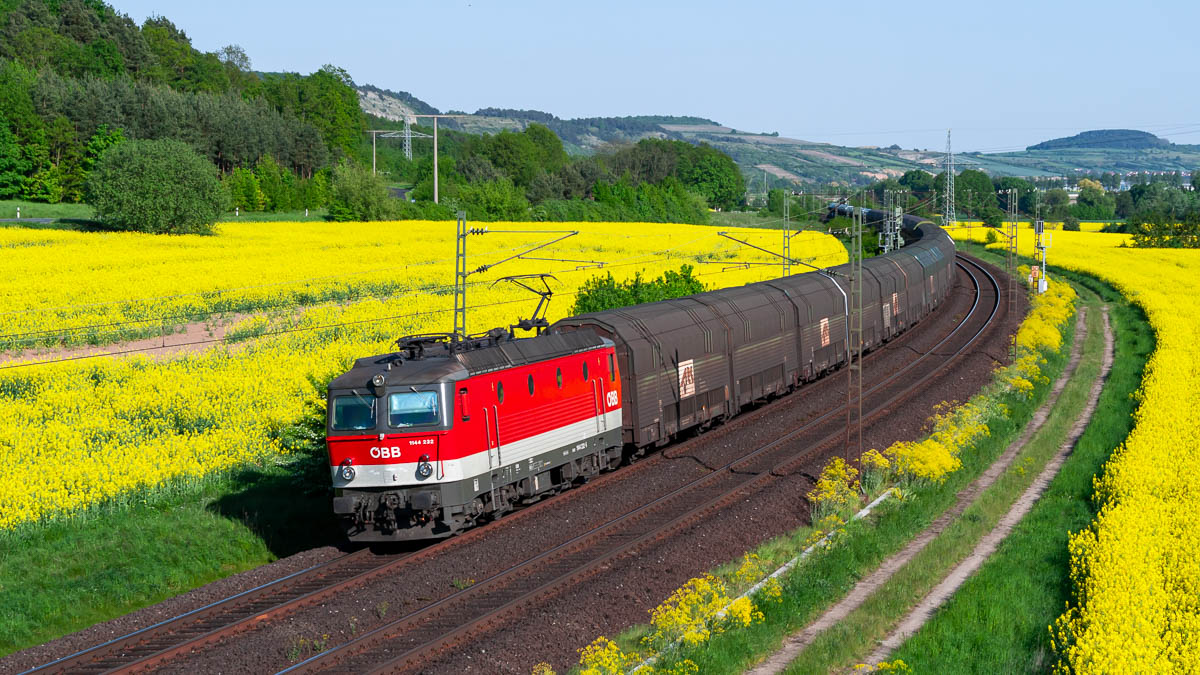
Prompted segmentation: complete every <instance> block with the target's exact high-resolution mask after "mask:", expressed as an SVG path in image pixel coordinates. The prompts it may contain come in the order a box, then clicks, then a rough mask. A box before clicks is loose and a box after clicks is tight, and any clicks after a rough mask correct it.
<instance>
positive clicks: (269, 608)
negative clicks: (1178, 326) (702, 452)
mask: <svg viewBox="0 0 1200 675" xmlns="http://www.w3.org/2000/svg"><path fill="white" fill-rule="evenodd" d="M964 263H965V264H964ZM958 265H959V267H960V268H961V269H963V270H966V272H967V274H968V275H969V276H970V277H971V279H972V282H973V283H974V285H975V288H976V297H975V301H974V304H973V305H972V307H971V309H970V311H969V313H968V315H967V316H966V317H965V318H964V319H963V321H962V322H960V324H959V325H958V326H957V327H956V328H955V329H954V330H953V331H952V332H951V333H950V334H948V335H947V336H945V337H944V338H943V339H942V340H941V341H940V342H938V343H937V344H936V345H935V346H934V347H933V348H931V349H929V350H927V351H926V352H925V353H924V354H922V355H921V356H920V357H919V358H917V359H915V360H914V361H912V362H910V363H909V364H908V365H907V366H905V367H904V368H901V369H900V370H898V371H896V372H893V373H891V374H890V375H889V376H888V378H887V379H885V380H884V381H882V382H880V383H878V384H875V385H873V386H872V387H871V388H870V389H869V390H866V391H864V398H866V399H867V400H868V401H871V405H870V408H869V412H868V408H867V403H866V402H864V415H865V416H866V417H867V419H870V418H872V417H876V416H878V415H879V414H882V412H883V411H884V410H886V409H887V408H889V407H891V406H894V405H895V403H897V402H898V401H899V400H900V399H901V398H902V397H903V395H904V394H905V393H907V392H909V391H912V390H914V389H916V388H917V387H919V386H920V384H922V383H924V382H926V381H928V379H929V378H931V377H933V376H934V375H935V374H936V373H937V372H940V371H941V370H943V369H944V368H945V367H947V366H948V364H949V362H950V361H951V360H953V358H954V357H956V356H958V355H959V354H961V353H962V352H963V351H964V350H966V349H967V348H968V347H969V346H970V345H971V344H972V343H973V342H974V341H975V339H976V338H977V337H978V336H979V334H980V333H982V331H983V330H984V328H985V327H986V326H987V325H988V324H989V323H990V322H991V320H992V318H993V317H994V316H995V314H996V311H997V307H998V305H997V304H996V300H995V299H996V297H998V290H995V289H998V288H999V286H998V284H997V283H996V281H995V279H994V278H992V277H991V275H990V273H988V272H987V271H986V270H985V269H983V268H982V267H980V266H978V265H976V264H975V263H973V262H971V261H969V260H967V259H962V258H961V257H960V261H959V262H958ZM968 267H974V268H975V269H976V270H977V272H978V273H981V274H979V275H978V276H977V274H976V273H972V272H971V271H970V269H968ZM980 276H982V277H986V278H985V281H986V282H987V283H986V285H988V286H989V287H990V288H991V289H993V290H992V291H991V292H989V291H986V290H985V289H984V286H985V284H984V283H981V281H980ZM989 294H990V295H991V296H992V307H991V310H990V313H988V312H984V313H986V314H987V316H986V319H983V320H982V322H981V325H980V326H979V327H978V329H977V330H975V332H974V333H971V334H970V335H969V337H968V338H965V339H964V336H966V334H967V333H970V330H969V329H968V328H966V327H967V325H968V324H969V323H971V321H972V319H973V318H974V320H975V321H980V320H981V319H982V314H983V313H980V312H979V310H980V307H981V303H983V304H986V302H985V297H986V296H988V295H989ZM906 335H911V331H910V332H909V333H908V334H906ZM956 336H957V338H958V339H964V341H963V344H962V345H961V346H955V348H954V351H953V353H952V354H951V355H950V356H949V357H948V358H947V359H946V361H945V362H943V363H941V364H940V365H937V366H936V367H935V368H934V369H933V370H932V371H931V372H930V373H929V374H927V375H925V376H922V377H920V378H916V379H914V378H912V377H909V378H904V385H906V386H901V385H900V380H901V379H902V376H904V375H907V374H910V373H912V372H913V369H914V368H917V367H918V366H920V365H921V364H922V363H925V362H926V361H927V359H928V358H929V357H932V356H943V355H944V354H943V353H942V352H941V351H939V350H942V351H946V350H947V349H948V348H949V347H952V346H954V344H953V342H954V340H955V339H956ZM871 356H872V355H868V359H870V358H871ZM872 396H874V397H875V399H876V400H878V399H883V400H884V402H883V403H882V404H876V403H875V400H872V399H871V398H870V397H872ZM843 410H844V409H843V408H838V409H835V410H833V411H830V412H828V413H826V414H824V415H822V416H820V417H818V418H816V419H814V420H811V421H809V422H808V423H806V424H805V425H804V426H802V427H800V428H798V429H795V430H793V431H792V432H790V433H788V434H786V435H785V436H782V437H779V438H777V439H776V440H774V441H772V442H770V443H767V444H765V445H763V446H761V447H759V448H757V449H755V450H754V451H752V452H750V453H747V454H745V455H743V456H741V457H739V458H738V459H736V460H734V461H732V462H729V463H728V464H726V465H724V466H722V467H719V468H717V469H715V470H714V471H712V472H711V473H709V474H708V475H706V476H704V477H701V478H699V479H697V480H694V481H692V482H690V483H687V484H686V485H683V486H681V487H680V488H678V489H676V490H674V491H672V492H669V493H667V494H664V495H663V496H661V497H660V498H658V499H656V500H655V501H653V502H650V503H649V504H645V505H643V506H641V507H639V508H637V509H635V510H633V511H631V512H629V513H626V514H625V515H623V516H620V517H618V518H615V519H613V520H610V521H608V522H606V523H604V524H602V525H600V526H598V527H596V528H593V529H592V530H590V531H588V532H586V533H584V534H582V535H579V536H578V537H575V538H574V539H571V540H569V541H567V542H566V543H563V544H561V545H559V546H557V547H554V548H551V549H549V550H546V551H545V552H543V553H541V554H539V555H537V556H534V557H532V558H529V559H528V560H525V561H524V562H522V563H520V564H519V565H516V566H514V567H512V568H510V569H508V570H507V571H505V572H502V573H500V574H497V575H494V576H492V577H489V578H487V579H484V580H482V581H481V582H479V583H477V584H475V585H473V586H471V587H469V588H466V589H463V590H461V591H459V592H457V593H454V594H453V595H450V596H448V597H445V598H442V599H440V600H437V601H436V602H433V603H432V604H429V605H427V606H425V607H423V608H421V609H418V610H416V611H414V612H412V613H410V614H408V615H405V616H403V617H401V618H399V619H397V620H395V621H393V622H391V623H388V624H386V625H384V626H382V627H380V628H379V629H377V630H374V631H371V632H369V633H366V634H363V635H362V636H360V637H359V638H358V639H356V640H353V641H351V642H348V643H346V644H344V645H342V646H340V647H335V648H333V649H330V650H328V651H326V652H323V653H322V654H319V655H317V656H315V657H313V658H312V659H309V660H307V661H304V662H302V663H300V664H297V666H296V667H295V670H298V671H302V672H317V671H321V670H325V669H332V670H334V671H354V672H358V671H360V670H371V669H372V668H373V667H374V666H378V665H380V664H383V665H384V667H385V668H386V669H395V668H398V667H399V668H402V667H406V666H407V665H411V664H414V663H417V662H419V661H420V659H419V658H416V659H414V657H417V656H419V655H422V653H423V656H428V655H429V654H430V653H431V651H433V650H436V649H439V648H444V647H445V646H448V645H450V644H453V643H455V642H457V641H461V640H463V639H466V638H467V637H469V635H470V634H471V633H472V632H473V631H478V630H480V629H481V628H485V627H486V626H488V625H489V624H490V622H491V621H493V620H495V619H497V618H498V617H499V616H500V615H503V614H506V613H507V612H509V611H511V610H513V609H515V608H516V607H518V606H523V605H524V604H526V603H528V602H531V601H533V600H534V599H536V598H538V597H542V596H544V595H546V594H548V593H551V592H555V591H556V589H561V588H562V587H564V585H569V583H570V581H571V580H573V579H577V578H582V577H586V576H587V574H588V573H589V572H592V571H594V570H596V569H599V568H600V567H602V566H603V565H604V564H605V563H606V562H608V561H611V560H613V559H614V558H617V557H620V556H622V555H624V554H627V553H628V552H630V551H632V550H635V549H636V548H637V547H639V546H641V545H644V544H646V543H648V542H651V541H655V540H661V539H663V538H665V537H668V536H670V535H671V534H672V533H674V532H676V531H678V530H679V529H682V528H683V527H686V526H688V525H689V524H690V523H692V522H694V521H695V520H696V519H697V518H700V517H703V515H704V514H706V513H709V512H711V511H713V510H715V509H718V508H720V507H721V506H723V505H725V504H727V503H729V502H730V501H732V500H733V499H736V498H737V496H738V495H740V494H744V493H745V492H747V491H749V490H753V489H755V488H756V487H757V486H758V485H760V484H762V483H765V482H767V481H769V480H771V479H772V478H773V477H775V476H778V475H780V474H781V473H784V472H787V471H790V470H792V469H793V468H794V467H795V466H797V465H799V464H802V463H803V462H804V461H805V460H807V459H811V458H812V457H813V456H814V455H816V454H819V453H820V452H821V450H822V449H824V448H826V447H827V446H828V445H829V444H830V443H832V442H834V441H836V439H837V438H840V437H841V432H837V433H834V434H824V435H821V433H820V429H818V426H819V425H826V426H828V425H830V424H835V423H836V421H835V420H834V419H833V418H834V417H835V415H837V414H838V413H840V412H842V411H843ZM754 416H755V413H751V414H750V415H748V416H745V417H751V418H752V417H754ZM688 443H690V442H685V445H686V444H688ZM797 445H802V446H804V447H805V448H806V449H804V450H801V451H800V452H795V446H797ZM788 452H791V453H792V454H790V455H788V454H787V453H788ZM660 456H661V455H656V457H660ZM654 463H655V462H652V461H646V462H640V463H639V464H638V465H635V467H638V466H640V467H641V468H642V469H643V470H645V469H649V467H650V466H651V465H652V464H654ZM635 467H630V468H629V469H626V470H625V473H628V472H630V470H631V469H634V468H635ZM621 473H622V472H618V474H614V476H620V474H621ZM597 485H598V482H596V483H593V484H592V485H590V486H585V489H583V490H572V491H571V492H572V493H575V494H576V495H577V496H582V493H583V492H586V491H587V490H586V487H596V486H597ZM568 494H570V493H568ZM564 497H565V495H564ZM562 498H563V497H560V498H559V499H562ZM534 510H536V508H527V509H524V510H521V511H518V512H517V513H515V514H513V515H511V516H508V517H507V518H506V520H511V519H513V518H517V517H520V516H521V514H524V513H529V512H531V511H534ZM481 534H486V529H485V528H476V529H475V530H471V531H468V532H467V533H465V534H464V535H460V536H459V537H457V538H456V540H457V541H459V542H461V541H462V540H464V539H470V538H474V537H477V536H481ZM453 542H455V540H447V541H443V542H439V543H437V544H434V545H431V546H429V547H427V548H425V549H422V550H421V551H417V552H415V553H409V554H402V555H390V556H387V555H376V554H373V553H371V552H370V551H367V550H362V551H358V552H356V553H352V554H349V555H347V556H343V557H342V558H338V559H336V560H333V561H329V562H327V563H323V564H321V565H317V566H314V567H311V568H308V569H305V570H302V571H300V572H296V573H294V574H292V575H289V576H287V577H284V578H282V579H279V580H276V581H273V582H270V583H267V584H263V585H262V586H258V587H256V588H253V589H250V590H247V591H245V592H243V593H239V594H237V595H235V596H231V597H230V598H226V599H224V600H221V601H219V602H216V603H212V604H210V605H207V606H205V607H202V608H199V609H197V610H193V611H191V612H188V613H186V614H182V615H180V616H178V617H174V618H172V619H169V620H167V621H163V622H161V623H158V624H155V625H153V626H149V627H147V628H144V629H141V630H139V631H136V632H134V633H130V634H129V635H126V636H123V637H120V638H117V639H115V640H111V641H109V642H106V643H104V644H101V645H97V646H95V647H92V648H90V649H87V650H83V651H81V652H78V653H76V654H72V655H70V656H67V657H64V658H62V659H59V660H57V661H54V662H51V663H48V664H45V665H43V666H40V667H38V668H35V669H33V670H31V671H26V672H28V673H41V672H81V673H82V672H87V673H99V672H141V671H148V670H152V669H154V668H156V667H158V666H161V665H163V664H165V663H168V662H171V661H173V660H175V659H178V658H179V657H183V656H186V655H187V654H190V653H193V652H196V651H198V650H201V649H203V648H205V647H206V646H208V645H212V644H215V643H217V642H219V641H221V640H225V639H228V638H230V637H232V636H234V635H236V634H238V633H240V632H244V631H247V630H252V629H254V628H256V627H258V626H261V625H263V624H264V623H267V622H271V621H276V620H278V619H279V618H281V617H282V616H285V615H287V614H290V613H293V612H295V611H297V610H300V609H302V608H304V607H309V606H313V605H318V604H320V603H321V602H322V601H323V600H325V599H327V598H330V597H332V596H333V595H334V594H337V593H342V592H345V591H346V590H347V589H348V588H352V587H355V586H360V585H363V584H366V583H369V582H370V581H372V580H375V579H379V578H382V577H384V576H389V575H394V574H396V573H397V572H398V571H399V570H400V569H402V568H403V567H404V566H406V565H408V564H412V563H414V562H416V561H417V560H419V559H423V558H426V557H428V556H431V555H434V554H436V553H438V552H441V551H442V550H443V549H444V548H445V547H446V546H449V545H451V544H452V543H453ZM378 650H384V651H388V650H391V653H392V657H390V658H386V659H384V658H381V657H380V656H379V651H378ZM395 654H399V656H395ZM343 664H344V665H343Z"/></svg>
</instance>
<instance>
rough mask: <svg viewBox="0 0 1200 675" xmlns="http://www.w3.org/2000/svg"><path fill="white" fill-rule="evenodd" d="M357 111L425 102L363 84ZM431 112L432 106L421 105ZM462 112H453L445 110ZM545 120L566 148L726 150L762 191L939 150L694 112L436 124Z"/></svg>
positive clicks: (500, 111)
mask: <svg viewBox="0 0 1200 675" xmlns="http://www.w3.org/2000/svg"><path fill="white" fill-rule="evenodd" d="M358 89H359V101H360V103H361V105H362V108H363V110H365V111H366V112H369V113H371V114H373V115H376V116H379V117H384V118H386V119H391V120H396V121H399V120H402V119H404V115H405V114H408V113H407V112H406V111H409V110H413V109H415V108H416V107H417V106H418V105H421V106H428V104H426V103H424V102H423V101H420V100H419V99H417V98H416V97H414V96H412V95H411V94H404V93H401V94H395V93H393V92H389V91H387V90H385V89H379V88H377V87H372V86H370V85H365V86H360V87H359V88H358ZM428 107H429V108H430V109H433V107H432V106H428ZM448 113H451V114H461V113H459V111H454V110H451V111H448ZM534 123H536V124H544V125H546V126H548V127H550V129H551V130H553V131H554V133H556V134H558V136H559V138H561V139H562V141H563V146H564V147H565V148H566V150H567V152H569V153H571V154H574V155H588V154H592V153H594V152H597V151H602V150H605V149H607V148H611V147H614V146H621V145H627V144H631V143H636V142H638V141H640V140H642V139H643V138H664V139H672V140H681V141H688V142H691V143H706V144H708V145H711V146H713V147H715V148H717V149H719V150H721V151H722V152H724V153H726V154H728V155H729V156H730V157H732V158H733V159H734V161H735V162H737V163H738V165H739V166H740V167H741V169H742V172H743V173H744V174H745V175H746V177H747V178H748V179H749V180H750V182H751V183H752V188H751V189H752V190H755V191H761V190H762V186H763V184H764V181H766V183H767V184H768V185H769V186H771V187H778V186H791V187H799V186H803V185H805V184H809V183H817V182H819V183H829V182H835V181H836V182H839V183H843V184H846V185H863V184H867V183H870V182H872V181H875V180H878V179H880V178H886V177H887V176H899V175H901V174H903V173H904V172H905V171H908V170H910V169H915V168H928V169H929V170H930V171H934V172H936V171H937V166H936V164H937V162H938V161H940V160H939V159H938V158H939V157H940V154H938V153H928V152H924V151H920V150H910V151H903V150H901V149H900V148H898V147H895V146H893V147H892V148H887V149H883V150H880V149H877V148H847V147H842V146H837V145H830V144H828V143H813V142H811V141H804V140H800V139H797V138H787V137H784V136H780V135H779V134H778V133H752V132H747V131H744V130H738V129H734V128H731V127H728V126H724V125H722V124H721V123H720V122H717V121H715V120H711V119H707V118H704V117H695V116H676V115H635V116H630V117H582V118H577V119H562V118H560V117H558V116H557V115H554V114H553V113H548V112H544V111H541V110H520V109H512V108H481V109H479V110H477V111H475V112H474V113H473V116H471V117H466V118H462V119H452V120H451V119H448V120H443V121H442V123H441V124H442V125H443V126H445V127H446V128H450V129H458V130H460V131H466V132H468V133H486V134H494V133H498V132H500V131H502V130H505V129H507V130H510V131H521V130H523V129H525V128H526V127H527V126H529V125H530V124H534Z"/></svg>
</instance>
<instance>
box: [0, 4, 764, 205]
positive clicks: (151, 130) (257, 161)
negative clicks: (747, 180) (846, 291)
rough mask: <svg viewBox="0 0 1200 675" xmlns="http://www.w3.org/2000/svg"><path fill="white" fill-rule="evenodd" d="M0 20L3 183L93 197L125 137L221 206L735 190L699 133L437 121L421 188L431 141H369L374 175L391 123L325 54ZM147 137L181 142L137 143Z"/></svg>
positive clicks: (91, 25)
mask: <svg viewBox="0 0 1200 675" xmlns="http://www.w3.org/2000/svg"><path fill="white" fill-rule="evenodd" d="M0 37H2V38H3V39H0V199H11V198H21V199H28V200H34V201H44V202H60V201H66V202H80V201H85V200H90V199H91V198H92V197H93V196H96V195H98V193H95V194H93V193H92V192H89V188H88V186H94V187H95V186H96V181H94V180H91V178H92V176H91V173H92V172H93V171H94V170H95V168H96V167H97V165H98V163H99V162H100V160H101V158H102V156H103V155H104V153H106V152H108V151H109V150H110V149H112V148H115V147H118V146H121V145H123V144H126V143H137V144H139V145H136V146H134V147H143V148H144V149H146V151H147V152H152V154H153V155H154V156H155V157H157V158H159V160H163V161H165V158H166V157H167V156H168V155H172V154H178V153H181V152H185V151H190V152H194V153H196V154H197V155H199V156H200V157H201V158H203V159H206V160H207V161H208V162H209V163H210V164H211V166H212V170H211V172H212V174H213V175H214V176H215V177H217V178H218V179H219V181H220V183H219V184H220V186H221V187H222V189H223V193H224V197H223V199H222V204H223V205H224V206H228V207H229V208H230V209H233V208H236V209H239V210H244V211H290V210H295V209H300V208H308V209H311V208H317V207H324V206H328V207H329V212H330V215H331V216H332V217H334V218H337V219H360V218H443V217H451V216H452V215H453V211H454V210H455V209H459V208H463V209H466V210H467V211H468V212H469V213H470V217H472V218H473V219H477V220H498V219H538V220H562V219H573V220H625V221H638V220H641V221H678V222H704V221H705V220H706V218H707V212H708V208H710V207H712V208H729V207H731V206H734V205H736V204H738V203H740V202H741V201H742V198H743V193H744V190H745V185H744V182H743V179H742V176H741V173H740V172H739V171H738V169H737V166H736V165H735V164H734V162H733V161H732V160H731V159H730V158H729V157H728V156H726V155H724V154H723V153H721V152H719V151H717V150H714V149H712V148H710V147H707V146H703V145H701V146H696V145H692V144H690V143H687V142H681V141H665V140H654V139H651V140H646V141H642V142H639V143H637V144H634V145H631V146H628V147H623V148H615V149H613V150H612V151H610V152H608V153H604V154H602V155H598V156H592V157H570V156H568V154H567V152H566V150H565V148H564V144H563V141H562V139H561V138H560V137H559V135H557V134H556V133H555V131H554V130H553V129H552V128H551V127H548V126H546V125H544V124H530V125H528V127H527V128H526V129H524V130H523V131H521V132H511V131H502V132H500V133H498V134H494V135H470V134H466V133H461V132H456V131H452V130H445V131H443V134H442V137H441V139H440V140H441V149H440V150H441V153H440V156H439V159H440V162H439V164H440V166H439V172H440V175H439V188H440V190H439V192H440V194H439V202H441V203H440V204H433V203H432V197H433V189H432V183H433V180H432V179H433V162H432V150H431V149H430V148H429V145H428V143H418V144H417V146H418V148H419V149H418V150H417V152H416V153H414V154H415V156H414V159H413V161H409V160H408V159H407V158H405V157H404V156H403V154H402V153H401V152H400V149H399V144H396V143H392V144H387V143H384V144H381V147H380V148H379V151H380V152H379V166H380V168H381V174H383V175H386V177H387V179H386V183H385V181H384V180H383V179H382V178H381V176H378V175H373V172H368V171H367V170H366V169H364V168H363V167H364V166H365V165H367V164H368V163H369V162H371V161H372V155H371V151H372V147H371V144H370V141H369V139H368V137H367V135H366V134H365V133H364V131H365V130H366V129H367V128H368V122H369V123H370V125H371V128H385V129H386V128H393V129H399V128H401V125H400V124H398V123H396V122H389V121H386V120H380V119H378V118H372V117H370V116H368V115H366V114H364V113H363V112H362V110H361V109H360V107H359V104H358V92H357V91H356V90H355V86H354V82H353V81H352V79H351V78H350V76H349V74H348V73H346V72H345V71H344V70H341V69H339V68H337V67H334V66H325V67H323V68H322V69H321V70H319V71H317V72H315V73H312V74H310V75H299V74H296V73H256V72H254V71H253V70H252V66H251V64H250V60H249V58H248V57H247V56H246V54H245V52H244V50H242V49H241V48H240V47H237V46H234V45H231V46H228V47H225V48H222V49H220V50H218V51H217V52H201V51H199V50H197V49H195V48H194V47H193V46H192V44H191V41H190V39H189V38H188V37H187V35H186V33H184V32H183V31H182V30H180V29H179V28H178V27H176V26H175V25H174V24H172V23H171V22H170V21H169V20H168V19H166V18H164V17H157V16H156V17H151V18H149V19H147V20H146V21H145V22H143V23H142V24H141V25H140V26H139V25H137V24H135V23H134V22H133V21H132V20H131V19H129V17H127V16H124V15H122V14H119V13H117V12H116V11H115V10H113V9H112V8H111V7H110V6H108V5H107V4H105V3H104V2H102V1H100V0H0ZM482 112H484V113H492V114H497V113H501V112H510V111H492V110H485V111H482ZM528 114H529V113H526V116H528ZM542 115H543V117H545V120H544V121H546V122H547V123H549V124H552V125H559V124H560V123H561V120H558V119H557V118H554V117H553V116H547V115H545V114H542ZM626 122H627V123H628V124H629V125H632V126H631V128H640V126H639V124H641V123H642V121H640V120H635V119H633V118H630V119H629V120H625V121H621V122H619V123H620V124H625V123H626ZM150 141H177V142H179V143H180V144H182V145H179V144H166V145H155V146H150V145H146V146H143V145H140V144H142V143H146V142H150ZM122 152H123V153H125V154H128V153H129V152H131V150H129V149H126V150H123V151H122ZM174 159H175V160H178V161H177V162H175V163H173V164H171V166H173V167H184V166H186V167H192V168H194V167H196V166H199V165H196V164H195V163H193V162H191V161H190V160H186V161H185V160H184V159H183V158H179V157H176V158H174ZM122 184H123V185H126V187H127V188H130V189H131V186H132V184H130V183H122ZM386 184H390V185H392V186H395V185H403V184H408V185H411V186H412V187H413V189H412V190H411V192H410V193H409V200H407V201H400V200H392V199H388V198H387V192H386V187H385V185H386ZM158 187H160V186H158V185H157V184H153V185H149V186H147V187H146V189H147V190H149V191H150V192H154V191H156V190H157V189H158ZM109 197H111V195H109ZM110 212H111V209H110ZM155 227H158V226H157V225H156V226H155Z"/></svg>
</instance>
